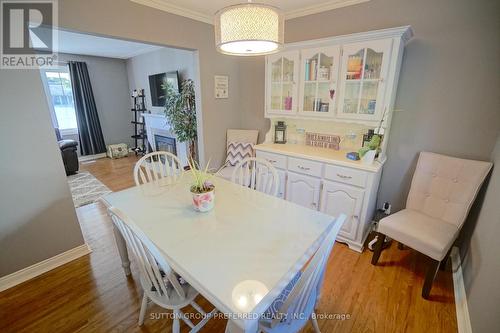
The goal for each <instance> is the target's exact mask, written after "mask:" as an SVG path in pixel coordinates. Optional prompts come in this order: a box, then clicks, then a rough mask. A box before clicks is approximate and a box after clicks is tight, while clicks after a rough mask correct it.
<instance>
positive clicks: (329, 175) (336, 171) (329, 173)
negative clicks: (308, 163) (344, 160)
mask: <svg viewBox="0 0 500 333" xmlns="http://www.w3.org/2000/svg"><path fill="white" fill-rule="evenodd" d="M367 177H368V175H367V174H366V172H364V171H360V170H356V169H351V168H344V167H340V166H336V165H326V166H325V178H326V179H329V180H334V181H337V182H341V183H345V184H350V185H355V186H359V187H365V186H366V179H367Z"/></svg>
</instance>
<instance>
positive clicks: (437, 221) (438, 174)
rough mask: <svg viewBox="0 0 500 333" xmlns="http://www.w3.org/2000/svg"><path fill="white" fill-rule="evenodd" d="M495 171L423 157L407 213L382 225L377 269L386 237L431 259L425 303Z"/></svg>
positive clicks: (469, 162)
mask: <svg viewBox="0 0 500 333" xmlns="http://www.w3.org/2000/svg"><path fill="white" fill-rule="evenodd" d="M491 166H492V164H491V163H489V162H482V161H474V160H465V159H460V158H455V157H450V156H445V155H439V154H434V153H429V152H421V153H420V156H419V158H418V163H417V168H416V170H415V173H414V174H413V180H412V183H411V188H410V193H409V194H408V199H407V201H406V209H403V210H401V211H399V212H397V213H395V214H392V215H390V216H388V217H386V218H384V219H382V220H380V222H379V226H378V230H377V231H378V233H379V237H378V240H377V243H376V244H375V251H374V253H373V257H372V264H373V265H376V264H377V261H378V259H379V257H380V253H381V251H382V248H383V242H384V240H385V236H388V237H390V238H392V239H394V240H396V241H398V242H399V243H400V244H404V245H407V246H409V247H411V248H412V249H414V250H417V251H418V252H421V253H423V254H425V255H426V256H428V257H430V258H431V259H432V265H431V267H429V269H428V272H427V275H426V278H425V282H424V286H423V289H422V297H423V298H426V299H427V298H428V297H429V293H430V290H431V287H432V282H433V281H434V278H435V277H436V274H437V272H438V268H439V267H440V266H441V268H444V265H445V264H446V259H447V258H448V256H449V253H450V250H451V247H452V245H453V243H454V241H455V239H456V238H457V236H458V233H459V232H460V229H461V228H462V225H463V223H464V221H465V218H466V217H467V214H468V213H469V210H470V207H471V205H472V203H473V202H474V199H475V197H476V195H477V193H478V191H479V189H480V187H481V184H482V183H483V181H484V179H485V178H486V176H487V174H488V172H489V171H490V169H491ZM440 264H441V265H440Z"/></svg>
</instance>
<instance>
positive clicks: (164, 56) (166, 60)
mask: <svg viewBox="0 0 500 333" xmlns="http://www.w3.org/2000/svg"><path fill="white" fill-rule="evenodd" d="M171 71H179V75H180V77H181V80H187V79H192V80H194V79H195V64H194V52H193V51H187V50H180V49H172V48H164V49H161V50H157V51H153V52H149V53H145V54H141V55H138V56H135V57H132V58H130V59H127V74H128V82H129V90H130V91H132V90H134V89H144V92H145V94H146V106H147V108H148V110H151V112H153V113H163V111H164V108H163V107H158V106H152V105H151V92H150V89H149V75H153V74H158V73H165V72H171ZM180 83H181V82H179V84H180Z"/></svg>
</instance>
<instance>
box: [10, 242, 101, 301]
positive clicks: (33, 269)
mask: <svg viewBox="0 0 500 333" xmlns="http://www.w3.org/2000/svg"><path fill="white" fill-rule="evenodd" d="M90 252H92V250H91V249H90V246H89V245H88V244H87V243H85V244H83V245H80V246H77V247H75V248H73V249H71V250H68V251H66V252H63V253H60V254H58V255H56V256H54V257H51V258H48V259H45V260H44V261H41V262H39V263H36V264H34V265H31V266H29V267H26V268H23V269H21V270H19V271H17V272H14V273H11V274H9V275H6V276H3V277H1V278H0V291H4V290H6V289H9V288H11V287H14V286H16V285H18V284H20V283H23V282H25V281H28V280H29V279H32V278H34V277H36V276H38V275H41V274H43V273H45V272H48V271H50V270H52V269H54V268H56V267H59V266H62V265H64V264H66V263H68V262H70V261H72V260H75V259H77V258H80V257H82V256H84V255H87V254H89V253H90Z"/></svg>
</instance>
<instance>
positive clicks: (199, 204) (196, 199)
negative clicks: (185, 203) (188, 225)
mask: <svg viewBox="0 0 500 333" xmlns="http://www.w3.org/2000/svg"><path fill="white" fill-rule="evenodd" d="M191 194H192V195H193V207H194V209H195V210H196V211H198V212H208V211H210V210H212V209H213V208H214V206H215V188H214V189H212V190H211V191H209V192H204V193H194V192H191Z"/></svg>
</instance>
